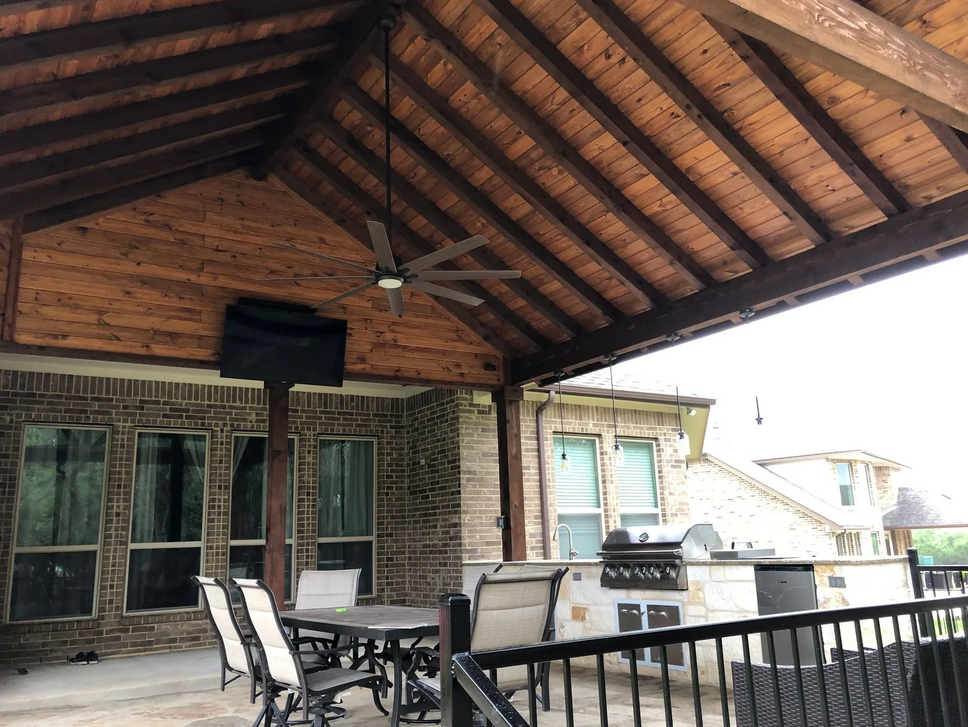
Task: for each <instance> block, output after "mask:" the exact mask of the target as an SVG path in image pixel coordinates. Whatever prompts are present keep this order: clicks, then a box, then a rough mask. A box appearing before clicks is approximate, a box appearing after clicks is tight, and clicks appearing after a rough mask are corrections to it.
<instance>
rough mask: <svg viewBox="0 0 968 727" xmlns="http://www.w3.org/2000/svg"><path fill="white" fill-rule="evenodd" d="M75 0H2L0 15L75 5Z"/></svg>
mask: <svg viewBox="0 0 968 727" xmlns="http://www.w3.org/2000/svg"><path fill="white" fill-rule="evenodd" d="M76 4H77V0H3V2H0V16H2V15H20V14H21V13H32V12H35V11H37V10H51V9H52V8H60V7H64V6H65V5H76Z"/></svg>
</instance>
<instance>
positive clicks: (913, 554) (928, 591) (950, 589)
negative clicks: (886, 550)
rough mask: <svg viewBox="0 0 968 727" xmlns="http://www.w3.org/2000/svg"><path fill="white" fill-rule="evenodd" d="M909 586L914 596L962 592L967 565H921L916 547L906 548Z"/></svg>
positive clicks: (964, 591) (967, 571)
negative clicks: (909, 577) (909, 576)
mask: <svg viewBox="0 0 968 727" xmlns="http://www.w3.org/2000/svg"><path fill="white" fill-rule="evenodd" d="M907 556H908V564H909V566H910V568H911V587H912V589H913V590H914V597H915V598H925V597H926V596H928V595H930V596H931V597H932V598H937V597H938V596H952V595H956V594H958V593H961V594H964V593H966V590H965V579H966V576H968V565H933V564H932V565H922V564H921V560H920V556H919V555H918V549H917V548H908V551H907Z"/></svg>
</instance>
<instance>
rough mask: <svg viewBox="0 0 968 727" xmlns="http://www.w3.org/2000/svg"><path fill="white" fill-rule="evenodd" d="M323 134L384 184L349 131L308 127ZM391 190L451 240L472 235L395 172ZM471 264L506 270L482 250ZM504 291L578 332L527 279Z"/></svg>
mask: <svg viewBox="0 0 968 727" xmlns="http://www.w3.org/2000/svg"><path fill="white" fill-rule="evenodd" d="M310 128H311V129H313V130H318V131H319V132H320V133H321V134H324V135H325V136H326V137H327V138H328V139H329V140H330V141H331V142H332V143H333V144H335V145H336V146H337V147H339V148H340V150H342V151H343V153H344V154H347V155H348V156H349V157H351V158H352V159H353V161H355V162H356V163H357V164H359V165H360V166H362V167H363V168H364V169H366V170H367V171H368V172H369V173H370V174H372V175H373V176H374V177H376V178H377V179H378V180H379V181H380V182H381V183H382V184H386V173H385V170H384V165H385V163H386V162H384V161H383V160H381V159H380V158H379V157H378V156H377V155H376V154H374V153H373V151H372V150H370V149H369V148H368V147H366V145H364V144H363V142H362V141H360V140H359V139H357V138H356V137H355V136H354V135H353V133H352V132H351V131H349V130H348V129H345V128H343V127H342V126H340V125H339V124H338V123H336V121H334V120H332V119H319V120H317V121H315V122H314V123H313V124H312V125H311V127H310ZM391 183H392V188H393V191H394V193H395V194H396V195H397V196H398V197H399V198H400V199H402V200H403V201H404V202H406V203H407V206H408V207H410V209H412V210H413V211H414V212H416V213H417V214H419V215H420V216H421V217H423V218H424V219H425V220H427V221H428V222H429V223H430V224H432V225H433V226H434V227H436V228H437V229H438V230H440V232H442V233H443V234H444V235H447V237H449V238H450V239H451V240H453V241H454V242H457V241H459V240H464V239H466V238H468V237H470V236H471V235H472V234H474V233H472V232H470V231H469V230H467V229H465V228H464V227H463V226H462V225H461V224H460V223H459V222H457V221H456V220H454V219H453V218H452V217H450V216H449V215H448V214H447V213H446V212H444V211H443V210H442V209H440V208H439V207H437V206H436V205H435V204H434V203H433V202H431V201H430V200H428V199H427V198H426V197H424V196H423V194H422V193H421V192H420V190H418V189H417V188H416V187H414V186H413V185H412V184H411V183H410V182H408V181H407V180H406V179H404V177H403V176H402V175H400V174H398V173H397V172H393V174H392V179H391ZM469 257H471V258H472V259H473V260H474V261H475V262H477V263H478V264H479V265H481V266H482V267H483V268H484V269H485V270H507V269H509V268H508V266H507V264H506V263H505V262H504V261H503V260H501V258H499V257H498V256H497V255H495V254H494V253H493V252H491V251H490V250H488V249H487V248H486V247H479V248H477V249H476V250H472V251H471V252H470V253H469ZM501 282H502V283H503V284H504V285H505V286H506V287H507V288H508V289H510V290H511V291H512V292H514V293H515V295H517V296H519V297H520V298H521V299H522V300H525V301H527V302H528V304H529V305H531V306H532V307H533V308H534V309H535V310H537V311H538V312H539V313H541V315H543V316H544V317H545V318H547V319H548V320H549V321H551V322H552V323H554V324H555V325H557V326H559V327H560V328H561V329H562V330H563V331H564V333H565V334H566V336H567V337H572V336H577V335H578V334H580V333H581V332H582V328H581V326H579V325H578V324H577V323H576V322H575V321H574V320H572V319H571V318H569V317H568V315H566V314H565V313H564V312H563V311H562V310H561V309H560V308H558V306H556V305H555V304H554V303H552V302H551V301H550V300H548V299H547V298H545V297H544V296H543V295H542V294H541V293H540V292H539V291H538V290H537V289H536V288H535V287H534V286H532V285H531V283H529V282H528V281H527V280H523V279H510V280H503V281H501Z"/></svg>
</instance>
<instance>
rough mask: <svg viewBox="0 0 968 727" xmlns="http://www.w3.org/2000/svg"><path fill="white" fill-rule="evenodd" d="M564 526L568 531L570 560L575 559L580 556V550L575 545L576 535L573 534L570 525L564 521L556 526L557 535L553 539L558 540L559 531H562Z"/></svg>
mask: <svg viewBox="0 0 968 727" xmlns="http://www.w3.org/2000/svg"><path fill="white" fill-rule="evenodd" d="M562 528H564V529H565V530H567V531H568V560H574V559H575V558H577V557H578V551H577V550H575V548H574V547H573V546H574V545H575V536H574V535H572V534H571V528H570V527H568V526H567V525H565V524H564V523H561V525H559V526H558V527H556V528H555V536H554V537H553V538H552V540H555V541H557V540H558V531H560V530H561V529H562Z"/></svg>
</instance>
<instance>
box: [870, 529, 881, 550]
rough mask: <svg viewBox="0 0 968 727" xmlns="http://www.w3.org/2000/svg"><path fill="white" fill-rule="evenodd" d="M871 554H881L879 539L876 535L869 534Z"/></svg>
mask: <svg viewBox="0 0 968 727" xmlns="http://www.w3.org/2000/svg"><path fill="white" fill-rule="evenodd" d="M871 553H872V554H873V555H880V554H881V539H880V537H879V536H878V534H877V533H871Z"/></svg>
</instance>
